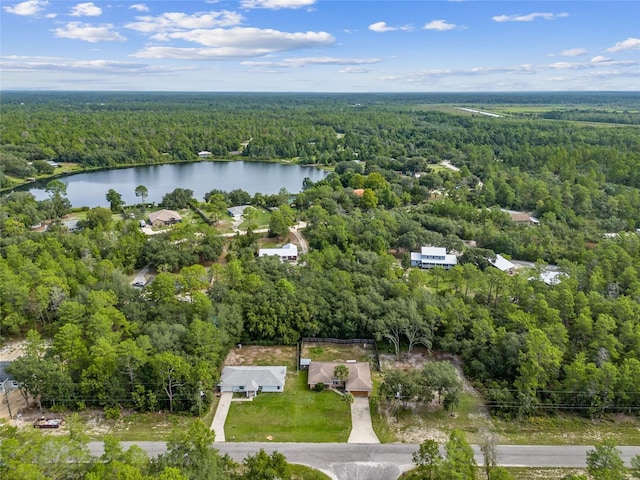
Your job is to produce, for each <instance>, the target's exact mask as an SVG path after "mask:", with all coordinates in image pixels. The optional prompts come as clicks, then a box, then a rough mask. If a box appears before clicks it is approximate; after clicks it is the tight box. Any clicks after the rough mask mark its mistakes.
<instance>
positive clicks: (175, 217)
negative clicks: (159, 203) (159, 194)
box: [149, 210, 182, 227]
mask: <svg viewBox="0 0 640 480" xmlns="http://www.w3.org/2000/svg"><path fill="white" fill-rule="evenodd" d="M181 221H182V217H181V216H180V214H179V213H178V212H175V211H173V210H158V211H157V212H153V213H150V214H149V223H150V224H151V226H152V227H165V226H168V225H173V224H174V223H178V222H181Z"/></svg>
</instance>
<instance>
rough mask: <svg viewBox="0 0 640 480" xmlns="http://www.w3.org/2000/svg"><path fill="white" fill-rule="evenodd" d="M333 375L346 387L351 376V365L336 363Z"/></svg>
mask: <svg viewBox="0 0 640 480" xmlns="http://www.w3.org/2000/svg"><path fill="white" fill-rule="evenodd" d="M333 377H334V378H335V379H336V380H338V381H339V382H340V384H341V385H342V386H343V387H344V384H345V382H346V381H347V378H349V367H347V366H346V365H344V364H342V363H341V364H339V365H336V368H334V369H333Z"/></svg>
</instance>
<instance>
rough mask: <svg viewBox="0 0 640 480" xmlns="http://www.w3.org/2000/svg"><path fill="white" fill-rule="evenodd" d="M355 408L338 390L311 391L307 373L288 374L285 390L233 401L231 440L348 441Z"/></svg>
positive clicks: (229, 427) (229, 423) (227, 430)
mask: <svg viewBox="0 0 640 480" xmlns="http://www.w3.org/2000/svg"><path fill="white" fill-rule="evenodd" d="M350 432H351V409H350V407H349V405H347V404H346V403H345V402H343V401H342V399H341V398H340V396H338V395H337V394H336V393H334V392H330V391H325V392H322V393H319V392H314V391H310V390H309V388H308V386H307V372H300V373H298V374H295V373H294V374H291V373H290V374H289V375H287V380H286V383H285V387H284V391H283V392H282V393H262V394H260V395H258V396H257V397H256V398H255V399H254V400H253V401H252V402H232V403H231V408H230V409H229V415H228V417H227V422H226V424H225V436H226V438H227V441H236V442H264V441H266V440H267V437H271V439H272V440H273V441H274V442H346V441H347V439H348V438H349V433H350Z"/></svg>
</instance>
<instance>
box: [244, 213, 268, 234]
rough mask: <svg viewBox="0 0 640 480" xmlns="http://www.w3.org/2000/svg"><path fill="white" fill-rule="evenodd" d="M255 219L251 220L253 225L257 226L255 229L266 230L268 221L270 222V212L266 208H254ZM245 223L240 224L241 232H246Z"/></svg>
mask: <svg viewBox="0 0 640 480" xmlns="http://www.w3.org/2000/svg"><path fill="white" fill-rule="evenodd" d="M254 209H255V211H256V213H255V217H254V218H253V223H255V225H257V228H267V227H268V226H269V221H270V220H271V212H270V211H269V210H267V209H266V208H255V207H254ZM246 228H247V222H246V221H243V222H242V223H241V224H240V229H241V230H246Z"/></svg>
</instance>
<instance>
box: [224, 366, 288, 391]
mask: <svg viewBox="0 0 640 480" xmlns="http://www.w3.org/2000/svg"><path fill="white" fill-rule="evenodd" d="M286 377H287V367H284V366H274V367H259V366H240V367H231V366H228V367H224V368H223V369H222V376H221V377H220V382H219V383H218V389H219V390H220V392H233V393H244V394H245V395H246V396H247V397H255V396H256V395H257V394H258V393H259V392H274V393H282V392H283V391H284V384H285V380H286Z"/></svg>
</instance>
